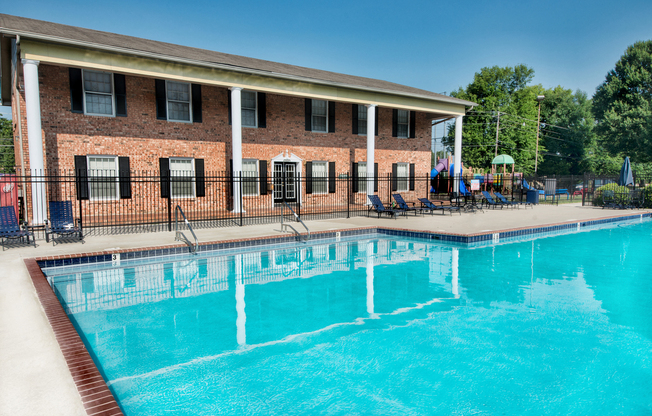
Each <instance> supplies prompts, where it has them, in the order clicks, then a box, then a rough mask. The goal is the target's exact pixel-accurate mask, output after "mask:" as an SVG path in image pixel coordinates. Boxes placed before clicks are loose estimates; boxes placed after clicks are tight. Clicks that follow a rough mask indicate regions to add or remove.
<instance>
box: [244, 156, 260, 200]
mask: <svg viewBox="0 0 652 416" xmlns="http://www.w3.org/2000/svg"><path fill="white" fill-rule="evenodd" d="M242 195H243V196H256V195H258V161H257V160H243V161H242Z"/></svg>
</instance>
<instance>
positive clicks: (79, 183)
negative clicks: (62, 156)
mask: <svg viewBox="0 0 652 416" xmlns="http://www.w3.org/2000/svg"><path fill="white" fill-rule="evenodd" d="M75 185H76V187H77V199H78V200H79V199H82V200H83V199H88V169H87V167H86V156H75Z"/></svg>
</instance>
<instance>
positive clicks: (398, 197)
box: [392, 194, 421, 215]
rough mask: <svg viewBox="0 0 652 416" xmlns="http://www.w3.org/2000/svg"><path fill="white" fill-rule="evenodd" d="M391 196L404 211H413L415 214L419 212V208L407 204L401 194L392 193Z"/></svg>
mask: <svg viewBox="0 0 652 416" xmlns="http://www.w3.org/2000/svg"><path fill="white" fill-rule="evenodd" d="M392 197H393V198H394V200H395V201H396V203H397V204H398V207H399V208H400V209H402V210H403V211H405V212H414V215H417V214H418V213H419V212H421V209H420V208H417V207H415V206H409V205H408V204H407V202H405V200H404V199H403V197H402V196H401V194H392Z"/></svg>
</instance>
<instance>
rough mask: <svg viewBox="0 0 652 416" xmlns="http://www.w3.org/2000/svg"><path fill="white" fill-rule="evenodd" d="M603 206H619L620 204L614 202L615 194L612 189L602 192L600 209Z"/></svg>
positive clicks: (603, 207)
mask: <svg viewBox="0 0 652 416" xmlns="http://www.w3.org/2000/svg"><path fill="white" fill-rule="evenodd" d="M605 208H620V204H618V203H616V195H615V193H614V191H613V190H607V191H604V192H602V209H605Z"/></svg>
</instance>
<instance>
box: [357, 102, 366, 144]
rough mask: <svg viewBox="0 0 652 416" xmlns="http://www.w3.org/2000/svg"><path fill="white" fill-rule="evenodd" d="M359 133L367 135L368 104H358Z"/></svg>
mask: <svg viewBox="0 0 652 416" xmlns="http://www.w3.org/2000/svg"><path fill="white" fill-rule="evenodd" d="M358 134H359V135H362V136H366V135H367V106H365V105H360V104H358Z"/></svg>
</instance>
